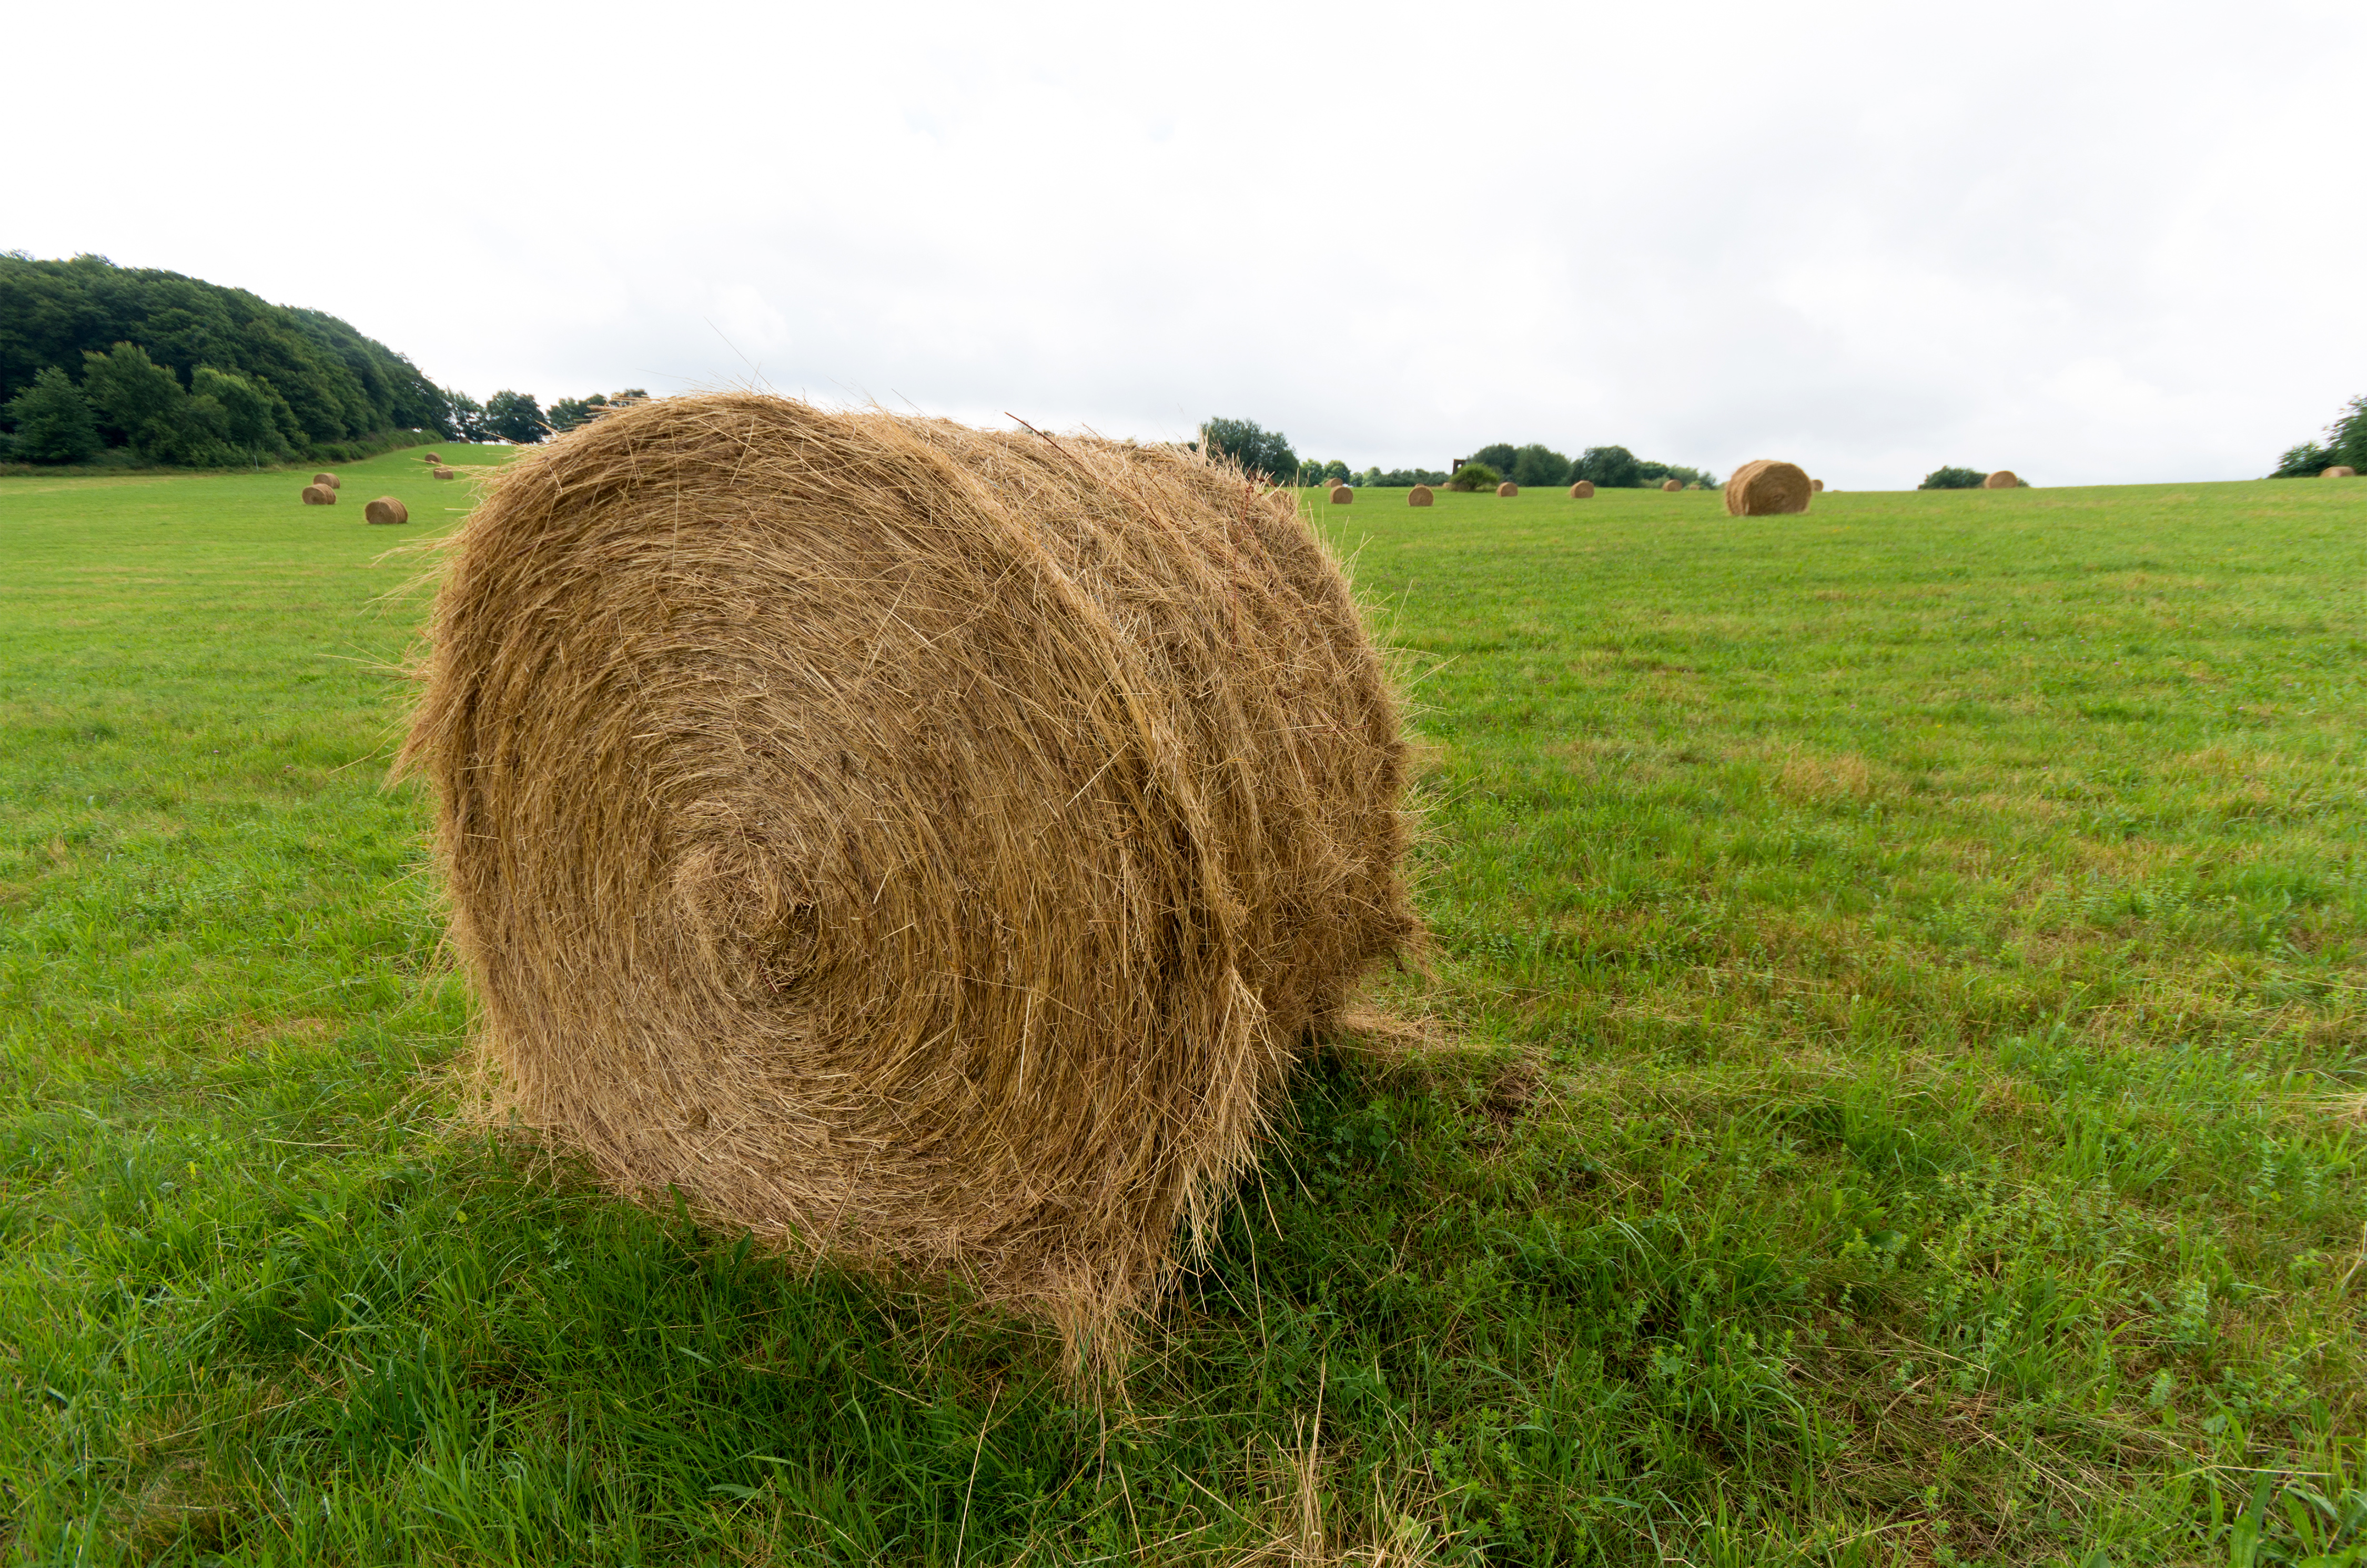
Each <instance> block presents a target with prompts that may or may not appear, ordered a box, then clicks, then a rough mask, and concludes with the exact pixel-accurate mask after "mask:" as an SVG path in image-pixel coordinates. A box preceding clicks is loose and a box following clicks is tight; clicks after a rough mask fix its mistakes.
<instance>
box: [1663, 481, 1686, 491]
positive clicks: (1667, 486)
mask: <svg viewBox="0 0 2367 1568" xmlns="http://www.w3.org/2000/svg"><path fill="white" fill-rule="evenodd" d="M1684 487H1685V482H1684V481H1683V480H1682V479H1664V480H1662V481H1660V488H1661V489H1663V490H1682V489H1683V488H1684Z"/></svg>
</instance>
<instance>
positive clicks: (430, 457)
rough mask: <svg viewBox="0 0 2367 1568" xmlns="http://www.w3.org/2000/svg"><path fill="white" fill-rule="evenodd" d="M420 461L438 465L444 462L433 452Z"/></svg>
mask: <svg viewBox="0 0 2367 1568" xmlns="http://www.w3.org/2000/svg"><path fill="white" fill-rule="evenodd" d="M421 461H422V462H431V463H440V462H442V461H443V458H442V457H440V456H438V455H437V454H436V453H435V452H430V453H428V454H427V455H426V456H425V457H424V458H422V459H421Z"/></svg>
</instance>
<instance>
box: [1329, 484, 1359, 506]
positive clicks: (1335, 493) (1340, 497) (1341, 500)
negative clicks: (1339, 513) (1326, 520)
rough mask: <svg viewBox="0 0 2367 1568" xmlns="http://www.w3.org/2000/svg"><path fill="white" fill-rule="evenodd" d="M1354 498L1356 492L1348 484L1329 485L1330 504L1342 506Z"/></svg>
mask: <svg viewBox="0 0 2367 1568" xmlns="http://www.w3.org/2000/svg"><path fill="white" fill-rule="evenodd" d="M1355 498H1356V492H1355V491H1354V490H1353V488H1352V487H1350V486H1348V485H1345V484H1335V485H1333V486H1332V487H1331V505H1333V506H1346V505H1347V504H1348V503H1349V502H1351V501H1353V500H1354V499H1355Z"/></svg>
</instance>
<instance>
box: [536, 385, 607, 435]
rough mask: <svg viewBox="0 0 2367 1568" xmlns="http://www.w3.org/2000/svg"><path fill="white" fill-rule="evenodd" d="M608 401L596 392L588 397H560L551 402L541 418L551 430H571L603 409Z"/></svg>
mask: <svg viewBox="0 0 2367 1568" xmlns="http://www.w3.org/2000/svg"><path fill="white" fill-rule="evenodd" d="M607 402H608V400H607V399H606V398H605V397H603V396H602V395H601V394H600V393H598V392H594V393H593V394H592V395H591V396H590V397H562V398H559V399H556V400H555V401H553V402H552V403H551V405H550V407H549V409H548V410H547V411H546V412H545V414H544V415H543V417H544V418H546V419H548V420H549V422H550V427H551V429H553V430H572V429H574V428H575V427H576V426H578V425H581V424H583V422H584V421H585V420H587V419H589V418H591V417H592V411H593V410H594V409H595V408H601V407H605V406H606V403H607Z"/></svg>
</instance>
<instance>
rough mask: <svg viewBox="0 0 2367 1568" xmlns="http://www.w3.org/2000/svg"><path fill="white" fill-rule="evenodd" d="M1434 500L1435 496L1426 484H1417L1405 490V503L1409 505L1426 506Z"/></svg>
mask: <svg viewBox="0 0 2367 1568" xmlns="http://www.w3.org/2000/svg"><path fill="white" fill-rule="evenodd" d="M1436 500H1437V497H1436V496H1435V495H1434V494H1432V492H1431V488H1430V486H1429V485H1427V484H1417V485H1415V486H1414V487H1413V488H1412V489H1411V490H1409V491H1407V492H1406V505H1407V506H1431V505H1433V503H1435V501H1436Z"/></svg>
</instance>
